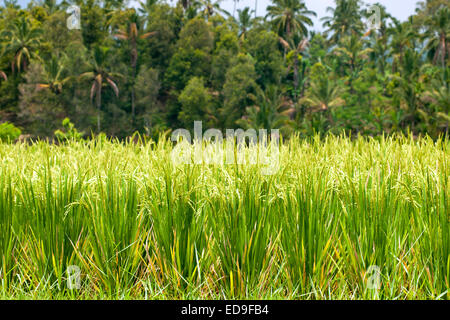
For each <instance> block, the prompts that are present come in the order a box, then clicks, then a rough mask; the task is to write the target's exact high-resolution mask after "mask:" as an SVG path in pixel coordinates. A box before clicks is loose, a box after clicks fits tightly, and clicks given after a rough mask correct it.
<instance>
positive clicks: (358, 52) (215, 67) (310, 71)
mask: <svg viewBox="0 0 450 320" xmlns="http://www.w3.org/2000/svg"><path fill="white" fill-rule="evenodd" d="M335 2H336V3H335V7H333V8H329V9H328V13H329V16H327V17H319V18H321V19H320V20H321V21H322V22H321V23H323V30H324V31H323V32H313V31H312V30H313V29H314V26H313V20H312V18H313V17H314V16H315V15H316V14H315V13H314V12H312V11H310V10H308V8H307V7H306V5H305V3H304V2H303V1H297V0H296V1H291V0H273V3H272V4H271V5H270V6H269V7H268V8H267V15H266V16H265V17H257V16H255V15H254V12H253V10H252V9H250V8H245V9H243V10H233V11H234V12H233V13H234V15H233V14H230V13H228V12H226V11H224V10H222V9H221V8H220V3H219V2H213V1H195V0H194V1H180V2H179V3H177V4H176V5H172V6H171V5H169V4H167V3H166V2H164V1H161V0H147V1H146V2H140V5H139V8H138V9H134V8H130V7H128V6H127V3H126V2H125V1H111V0H106V1H99V0H69V1H63V2H62V3H59V2H58V3H57V2H55V1H54V0H44V1H37V2H36V1H32V2H30V3H29V5H28V7H27V8H26V9H22V8H20V7H19V6H18V5H17V4H16V2H15V1H14V0H13V1H4V4H3V5H2V6H1V7H0V34H1V36H0V54H1V56H0V119H1V122H8V123H12V124H14V125H15V126H16V127H18V128H20V129H21V130H22V133H23V134H25V135H29V136H31V137H54V132H55V130H57V129H61V123H62V120H63V119H65V118H66V117H68V118H70V119H71V121H73V123H74V124H75V126H76V127H77V128H79V130H80V131H83V132H85V133H86V134H89V133H91V132H93V133H99V132H100V131H103V132H105V133H106V134H108V135H111V136H116V137H119V138H123V137H126V136H129V135H131V134H132V133H134V132H135V131H138V132H140V133H141V134H146V135H150V136H153V137H156V136H157V135H158V134H159V133H161V132H165V131H167V130H171V129H174V128H178V127H181V126H183V127H187V128H191V127H192V122H193V120H203V121H204V127H205V128H206V127H216V128H222V129H223V128H234V127H237V126H241V125H242V124H245V126H246V127H255V128H256V127H260V126H262V125H270V126H274V127H276V128H281V129H283V132H284V133H285V135H289V134H291V133H294V132H298V133H300V134H301V135H303V136H308V135H311V134H313V133H320V134H323V133H325V132H332V133H339V132H342V131H345V132H347V133H352V134H355V133H362V134H367V135H379V134H381V133H393V132H403V133H406V132H412V133H413V134H414V135H419V134H428V135H430V136H431V137H433V138H436V137H438V136H439V135H441V134H444V133H446V132H448V127H449V120H450V116H449V112H450V103H449V100H450V86H449V83H450V78H449V77H450V63H449V61H450V60H449V56H450V9H449V1H448V0H427V1H426V2H422V3H419V5H418V7H417V10H416V14H415V15H413V16H411V17H410V18H409V19H408V20H407V21H404V22H401V21H398V20H397V19H395V18H394V17H392V16H391V15H389V13H388V12H386V10H385V8H384V7H382V6H380V8H381V10H380V11H381V21H380V22H381V23H380V28H378V29H376V30H375V29H373V30H370V29H368V28H367V25H366V24H365V22H366V21H367V19H369V18H370V14H371V13H370V10H368V7H367V5H365V4H364V3H363V2H362V1H359V0H336V1H335ZM71 4H76V5H78V6H79V7H80V8H81V29H80V30H69V29H68V28H67V25H66V20H67V18H68V16H69V14H68V13H66V10H67V8H68V6H69V5H71ZM270 104H272V105H270ZM275 119H276V120H275Z"/></svg>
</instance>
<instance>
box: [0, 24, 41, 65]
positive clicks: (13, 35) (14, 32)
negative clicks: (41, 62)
mask: <svg viewBox="0 0 450 320" xmlns="http://www.w3.org/2000/svg"><path fill="white" fill-rule="evenodd" d="M41 35H42V30H41V29H39V28H38V27H36V26H34V25H32V23H31V22H30V20H29V19H28V18H25V17H20V18H18V19H17V20H15V21H14V22H13V23H12V24H11V25H10V27H9V28H7V29H6V30H5V31H4V32H3V33H2V37H4V38H5V39H7V40H6V46H5V49H4V51H5V54H8V53H11V54H12V55H13V60H12V61H11V69H12V70H13V72H14V71H15V69H16V67H17V70H18V71H21V70H26V68H27V66H28V65H29V63H30V61H31V59H32V58H33V57H37V56H38V55H37V52H38V48H39V46H40V44H41Z"/></svg>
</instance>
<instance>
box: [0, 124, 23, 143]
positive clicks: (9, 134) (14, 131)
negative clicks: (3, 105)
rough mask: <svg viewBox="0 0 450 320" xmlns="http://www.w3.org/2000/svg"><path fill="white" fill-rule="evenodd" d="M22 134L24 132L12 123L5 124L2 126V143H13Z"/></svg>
mask: <svg viewBox="0 0 450 320" xmlns="http://www.w3.org/2000/svg"><path fill="white" fill-rule="evenodd" d="M21 134H22V131H21V130H20V129H19V128H17V127H16V126H15V125H13V124H12V123H9V122H3V123H1V124H0V141H2V142H13V141H14V140H16V139H17V138H18V137H19V136H20V135H21Z"/></svg>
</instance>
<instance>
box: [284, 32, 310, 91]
mask: <svg viewBox="0 0 450 320" xmlns="http://www.w3.org/2000/svg"><path fill="white" fill-rule="evenodd" d="M280 43H281V44H282V45H283V47H284V48H285V49H286V50H289V51H290V52H292V54H293V57H294V58H293V63H292V64H291V65H289V68H288V71H289V69H290V68H291V67H293V68H294V98H295V99H296V98H297V90H298V85H299V72H298V70H299V61H298V55H299V54H300V53H301V52H303V51H304V50H305V49H306V47H307V46H308V39H303V40H302V41H299V42H298V44H295V42H294V40H288V41H286V40H285V39H283V38H281V37H280Z"/></svg>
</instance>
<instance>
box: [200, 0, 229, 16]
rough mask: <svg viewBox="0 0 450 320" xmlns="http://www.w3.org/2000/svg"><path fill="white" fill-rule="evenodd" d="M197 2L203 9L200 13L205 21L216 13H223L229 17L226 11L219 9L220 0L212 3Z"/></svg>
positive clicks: (206, 1)
mask: <svg viewBox="0 0 450 320" xmlns="http://www.w3.org/2000/svg"><path fill="white" fill-rule="evenodd" d="M197 2H198V3H199V4H200V7H202V8H203V9H202V10H201V12H202V14H203V16H204V17H205V18H206V20H209V18H210V17H211V16H213V15H214V13H216V12H220V13H223V14H224V15H226V16H231V14H230V13H229V12H228V11H226V10H224V9H222V8H221V7H220V3H221V2H222V0H216V1H214V2H213V0H198V1H197Z"/></svg>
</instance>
